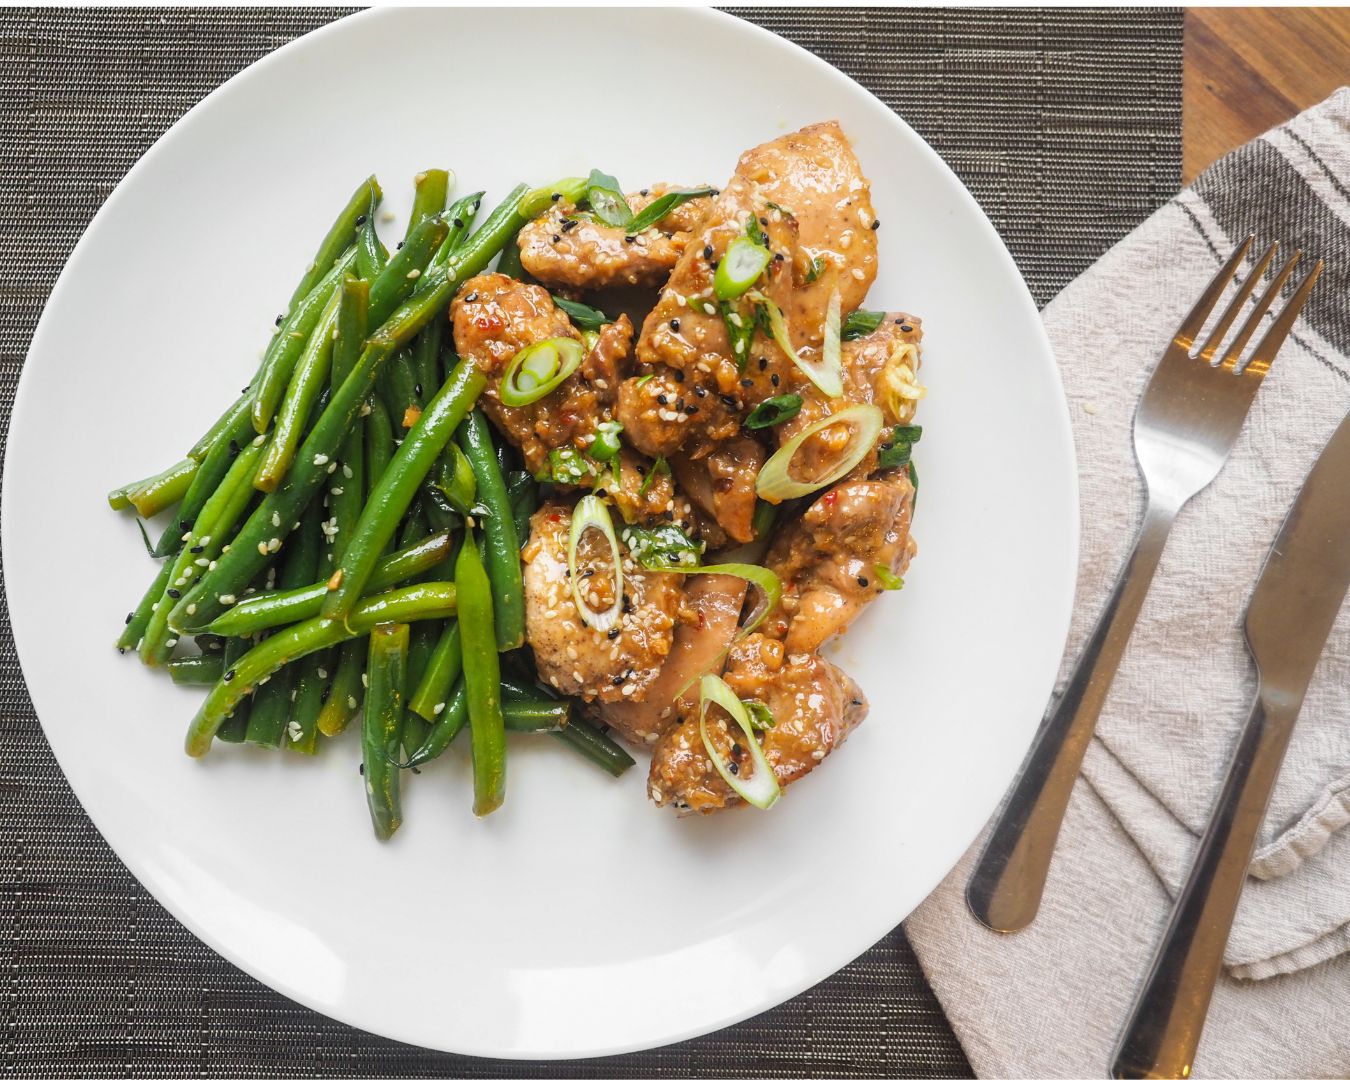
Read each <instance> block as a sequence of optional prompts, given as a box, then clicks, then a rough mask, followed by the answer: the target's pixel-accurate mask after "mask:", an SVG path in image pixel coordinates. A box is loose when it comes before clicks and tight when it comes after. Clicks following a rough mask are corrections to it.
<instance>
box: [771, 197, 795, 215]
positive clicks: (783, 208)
mask: <svg viewBox="0 0 1350 1080" xmlns="http://www.w3.org/2000/svg"><path fill="white" fill-rule="evenodd" d="M764 205H765V206H767V207H768V208H769V209H770V210H777V211H778V212H779V213H780V214H786V215H787V216H788V217H796V216H797V215H796V214H794V213H793V212H792V211H791V210H789V209H788V208H787V207H786V206H779V205H778V204H777V203H776V202H773V201H771V200H769V199H765V200H764Z"/></svg>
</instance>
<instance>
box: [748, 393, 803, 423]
mask: <svg viewBox="0 0 1350 1080" xmlns="http://www.w3.org/2000/svg"><path fill="white" fill-rule="evenodd" d="M801 411H802V396H801V394H779V395H778V396H777V397H771V398H765V399H764V400H763V401H761V402H760V403H759V404H758V405H756V406H755V407H754V408H753V409H751V410H750V415H749V416H747V417H746V418H745V426H746V427H748V428H749V429H750V430H751V431H759V430H760V429H761V428H770V427H777V426H778V425H779V424H785V423H787V422H788V421H789V420H791V419H792V418H793V417H794V416H796V415H797V414H798V413H799V412H801Z"/></svg>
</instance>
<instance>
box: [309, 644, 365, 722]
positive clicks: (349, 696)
mask: <svg viewBox="0 0 1350 1080" xmlns="http://www.w3.org/2000/svg"><path fill="white" fill-rule="evenodd" d="M365 673H366V647H365V643H364V642H362V641H361V640H360V639H358V640H356V641H348V642H347V643H346V644H344V645H343V646H341V647H340V648H339V649H338V659H337V670H336V671H335V672H334V673H333V683H332V686H331V687H330V688H329V691H328V697H327V699H326V700H325V701H324V703H323V708H322V709H320V710H319V732H320V734H323V735H327V736H330V737H331V736H334V735H341V734H342V732H343V731H344V730H346V727H347V725H348V724H349V723H351V719H352V717H353V716H355V715H356V709H357V706H358V705H359V704H360V702H359V701H358V698H359V697H360V695H361V676H362V675H364V674H365Z"/></svg>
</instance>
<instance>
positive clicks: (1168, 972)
mask: <svg viewBox="0 0 1350 1080" xmlns="http://www.w3.org/2000/svg"><path fill="white" fill-rule="evenodd" d="M1299 705H1300V702H1297V701H1294V702H1290V701H1279V700H1277V699H1274V698H1273V696H1272V695H1268V694H1266V693H1264V692H1262V693H1258V695H1257V698H1256V701H1255V702H1254V703H1253V705H1252V713H1251V717H1250V719H1248V721H1247V726H1246V727H1245V728H1244V729H1243V731H1242V736H1241V738H1240V739H1239V740H1238V745H1237V748H1236V750H1235V751H1234V753H1233V757H1232V760H1231V762H1230V763H1229V771H1228V776H1227V778H1226V779H1225V780H1224V785H1223V790H1222V792H1221V793H1220V794H1219V800H1218V802H1217V803H1215V805H1214V809H1213V810H1212V811H1211V813H1210V818H1209V823H1208V824H1207V825H1206V826H1205V832H1204V835H1203V837H1202V838H1201V840H1200V847H1199V848H1198V850H1197V851H1196V855H1195V862H1194V863H1193V864H1192V865H1191V870H1190V874H1189V875H1188V876H1187V878H1186V884H1185V885H1183V886H1182V889H1181V892H1180V894H1179V895H1178V896H1177V902H1176V906H1175V907H1174V908H1173V909H1172V917H1171V920H1170V921H1169V922H1168V924H1167V932H1166V933H1165V934H1164V935H1163V938H1162V941H1161V942H1160V943H1159V945H1158V951H1157V953H1156V954H1155V956H1154V958H1153V967H1152V968H1151V969H1150V971H1149V973H1148V977H1147V978H1146V979H1145V980H1144V985H1143V989H1142V990H1140V992H1139V997H1138V998H1137V999H1136V1000H1135V1003H1134V1010H1133V1012H1132V1013H1131V1014H1130V1019H1129V1022H1128V1023H1127V1024H1126V1025H1125V1031H1124V1033H1123V1034H1122V1035H1121V1038H1120V1043H1119V1045H1118V1047H1117V1049H1116V1058H1115V1061H1114V1062H1113V1063H1112V1066H1111V1075H1112V1076H1116V1077H1155V1076H1157V1077H1168V1076H1172V1077H1185V1076H1189V1075H1190V1072H1191V1065H1192V1063H1193V1062H1194V1059H1195V1049H1196V1046H1197V1044H1198V1043H1199V1042H1200V1032H1201V1030H1202V1029H1203V1028H1204V1026H1205V1014H1206V1013H1207V1012H1208V1011H1209V999H1210V996H1211V995H1212V994H1213V992H1214V983H1215V980H1216V979H1217V978H1218V976H1219V969H1220V966H1221V965H1222V964H1223V953H1224V949H1225V947H1226V946H1227V943H1228V934H1229V931H1231V930H1232V927H1233V915H1234V913H1235V912H1236V911H1237V905H1238V897H1239V896H1240V895H1241V894H1242V886H1243V884H1244V883H1245V882H1246V880H1247V867H1248V866H1249V865H1250V864H1251V859H1252V851H1253V850H1254V848H1255V847H1256V836H1257V832H1258V830H1259V829H1260V826H1261V819H1262V818H1264V817H1265V814H1266V806H1267V805H1268V804H1269V802H1270V793H1271V791H1272V789H1273V788H1274V787H1275V778H1276V777H1277V776H1278V775H1279V771H1280V764H1281V762H1283V760H1284V752H1285V748H1286V747H1287V746H1288V745H1289V736H1290V734H1291V733H1292V732H1293V729H1294V720H1295V718H1296V717H1297V716H1298V710H1299Z"/></svg>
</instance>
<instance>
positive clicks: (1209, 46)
mask: <svg viewBox="0 0 1350 1080" xmlns="http://www.w3.org/2000/svg"><path fill="white" fill-rule="evenodd" d="M1347 84H1350V9H1347V8H1190V9H1188V10H1187V12H1186V44H1185V63H1184V67H1183V85H1184V100H1183V106H1182V108H1183V113H1182V117H1183V119H1182V125H1183V126H1182V176H1183V179H1184V180H1185V181H1186V182H1187V183H1190V181H1192V180H1193V179H1195V177H1196V174H1198V173H1199V172H1201V171H1202V170H1203V169H1204V168H1205V166H1206V165H1209V164H1210V163H1211V162H1212V161H1214V160H1215V159H1216V158H1218V157H1221V156H1222V155H1224V154H1226V153H1227V152H1228V151H1229V150H1232V149H1233V148H1234V147H1237V146H1241V145H1242V144H1243V143H1244V142H1246V141H1247V140H1249V139H1252V138H1254V137H1256V136H1257V135H1260V134H1261V133H1262V132H1263V131H1265V130H1267V129H1268V128H1271V127H1274V126H1275V125H1276V124H1279V123H1282V122H1283V121H1285V120H1287V119H1289V118H1290V117H1291V116H1294V115H1295V114H1297V113H1299V112H1302V111H1303V110H1304V109H1306V108H1307V107H1308V106H1310V105H1315V104H1316V103H1317V102H1319V101H1321V100H1322V99H1323V98H1325V97H1327V96H1328V95H1329V94H1331V93H1332V91H1334V90H1336V89H1337V88H1338V87H1341V86H1345V85H1347Z"/></svg>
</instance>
